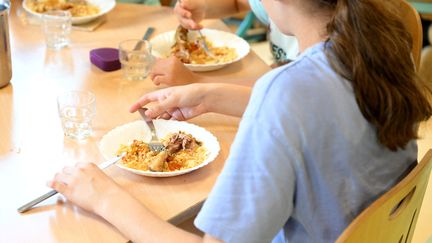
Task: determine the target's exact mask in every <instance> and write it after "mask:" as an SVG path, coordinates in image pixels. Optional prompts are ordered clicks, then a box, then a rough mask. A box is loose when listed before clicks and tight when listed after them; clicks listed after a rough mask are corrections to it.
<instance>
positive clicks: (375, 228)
mask: <svg viewBox="0 0 432 243" xmlns="http://www.w3.org/2000/svg"><path fill="white" fill-rule="evenodd" d="M431 168H432V150H429V151H428V152H427V153H426V155H425V156H424V157H423V159H422V160H421V161H420V163H418V164H417V165H416V167H415V168H414V169H413V170H412V171H411V172H410V173H409V174H408V175H407V176H406V177H405V178H404V179H403V180H402V181H400V182H399V183H398V184H397V185H396V186H394V187H393V188H392V189H391V190H390V191H388V192H387V193H385V194H384V195H382V196H381V197H380V198H379V199H378V200H376V201H375V202H373V203H372V204H371V205H370V206H369V207H368V208H366V209H365V210H364V211H363V212H362V213H361V214H360V215H359V216H357V218H356V219H354V221H353V222H352V223H351V224H350V225H349V226H348V227H347V228H346V229H345V231H344V232H343V233H342V234H341V235H340V236H339V238H338V239H337V241H336V242H337V243H342V242H346V243H348V242H356V243H357V242H365V243H369V242H380V243H386V242H389V243H390V242H391V243H401V242H405V243H406V242H411V238H412V235H413V232H414V229H415V226H416V222H417V217H418V214H419V211H420V207H421V205H422V201H423V197H424V194H425V191H426V187H427V184H428V179H429V175H430V171H431Z"/></svg>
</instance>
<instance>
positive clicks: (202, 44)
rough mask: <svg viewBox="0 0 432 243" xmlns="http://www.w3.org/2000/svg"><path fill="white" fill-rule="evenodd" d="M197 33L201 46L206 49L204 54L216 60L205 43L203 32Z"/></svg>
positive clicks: (180, 0) (179, 0)
mask: <svg viewBox="0 0 432 243" xmlns="http://www.w3.org/2000/svg"><path fill="white" fill-rule="evenodd" d="M178 2H179V3H181V2H182V0H178ZM197 32H198V35H199V37H200V40H199V42H200V44H201V47H202V48H203V49H204V52H205V53H206V54H207V56H209V57H211V58H214V59H216V56H215V55H213V53H212V52H211V51H210V48H209V47H208V46H207V43H206V41H205V37H204V35H203V34H202V33H201V30H197Z"/></svg>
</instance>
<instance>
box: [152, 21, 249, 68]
mask: <svg viewBox="0 0 432 243" xmlns="http://www.w3.org/2000/svg"><path fill="white" fill-rule="evenodd" d="M201 32H202V34H203V35H204V36H205V37H206V38H207V40H209V41H210V42H212V43H213V46H215V47H220V46H228V47H231V48H234V49H235V50H236V52H237V58H235V59H234V60H232V61H229V62H221V63H215V64H185V65H186V67H188V68H189V69H190V70H192V71H195V72H205V71H212V70H217V69H220V68H222V67H224V66H226V65H228V64H230V63H233V62H237V61H239V60H240V59H242V58H244V57H245V56H246V55H247V54H248V53H249V50H250V46H249V43H247V41H245V40H244V39H242V38H240V37H238V36H237V35H235V34H233V33H229V32H225V31H220V30H213V29H202V30H201ZM174 34H175V31H169V32H165V33H162V34H159V35H157V36H155V37H154V38H152V39H151V40H150V43H151V44H152V52H153V55H154V56H156V57H163V58H165V57H168V56H170V55H171V54H170V53H171V47H172V46H173V45H174V43H175V40H174ZM189 35H191V36H193V35H196V31H189Z"/></svg>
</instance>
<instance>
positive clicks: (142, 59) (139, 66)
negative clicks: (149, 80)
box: [119, 39, 155, 80]
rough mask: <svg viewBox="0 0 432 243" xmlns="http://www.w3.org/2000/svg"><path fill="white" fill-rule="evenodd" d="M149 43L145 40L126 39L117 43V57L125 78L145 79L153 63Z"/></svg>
mask: <svg viewBox="0 0 432 243" xmlns="http://www.w3.org/2000/svg"><path fill="white" fill-rule="evenodd" d="M151 52H152V51H151V44H150V42H149V41H147V40H141V39H136V40H135V39H133V40H126V41H123V42H121V43H120V44H119V59H120V63H121V69H122V71H123V76H124V78H125V79H127V80H143V79H145V78H146V77H147V76H148V74H149V72H150V70H151V68H152V66H153V63H154V60H155V58H154V57H153V55H152V53H151Z"/></svg>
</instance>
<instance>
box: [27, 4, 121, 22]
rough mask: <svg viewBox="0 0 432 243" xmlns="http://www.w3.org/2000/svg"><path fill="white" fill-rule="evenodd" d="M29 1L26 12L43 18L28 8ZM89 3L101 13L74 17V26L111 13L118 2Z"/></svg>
mask: <svg viewBox="0 0 432 243" xmlns="http://www.w3.org/2000/svg"><path fill="white" fill-rule="evenodd" d="M28 1H29V0H24V1H23V4H22V5H23V8H24V10H25V11H26V12H27V13H29V14H31V15H34V16H36V17H38V18H41V17H42V14H41V13H36V12H34V11H33V10H31V9H30V8H28V7H27V2H28ZM87 1H88V2H89V3H91V4H93V5H95V6H96V7H98V8H99V10H100V11H99V13H98V14H95V15H90V16H83V17H72V24H85V23H88V22H90V21H92V20H94V19H96V18H98V17H100V16H102V15H104V14H106V13H108V12H109V11H111V10H112V9H113V8H114V7H115V5H116V1H115V0H87Z"/></svg>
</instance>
